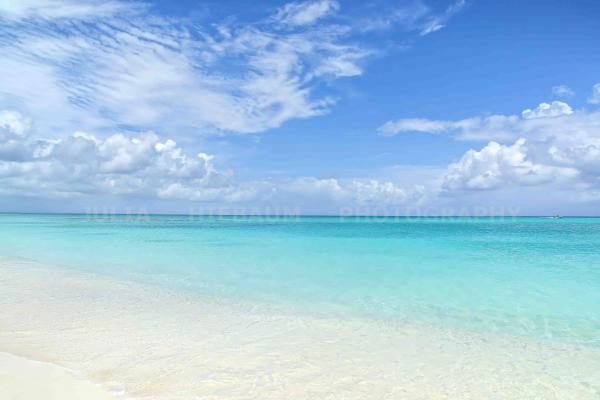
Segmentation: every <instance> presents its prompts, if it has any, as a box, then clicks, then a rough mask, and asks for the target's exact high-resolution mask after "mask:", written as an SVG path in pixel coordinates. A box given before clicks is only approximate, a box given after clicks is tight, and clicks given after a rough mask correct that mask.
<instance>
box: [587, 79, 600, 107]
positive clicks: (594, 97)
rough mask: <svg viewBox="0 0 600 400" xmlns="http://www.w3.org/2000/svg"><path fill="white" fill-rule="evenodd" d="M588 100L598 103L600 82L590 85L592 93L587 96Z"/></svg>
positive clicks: (599, 101)
mask: <svg viewBox="0 0 600 400" xmlns="http://www.w3.org/2000/svg"><path fill="white" fill-rule="evenodd" d="M588 102H589V103H591V104H600V83H596V84H595V85H594V86H593V87H592V94H591V95H590V97H588Z"/></svg>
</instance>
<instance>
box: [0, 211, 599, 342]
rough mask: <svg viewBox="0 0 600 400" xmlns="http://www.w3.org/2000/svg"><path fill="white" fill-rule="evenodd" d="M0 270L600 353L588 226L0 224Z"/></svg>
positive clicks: (595, 258) (5, 219)
mask: <svg viewBox="0 0 600 400" xmlns="http://www.w3.org/2000/svg"><path fill="white" fill-rule="evenodd" d="M0 256H3V257H19V258H26V259H30V260H35V261H39V262H42V263H45V264H49V265H51V264H56V265H63V266H69V267H72V268H77V269H83V270H89V271H94V272H96V273H101V274H106V275H108V276H111V277H114V278H117V279H127V280H135V281H141V282H145V283H149V284H153V285H161V286H168V287H170V288H175V289H179V290H188V291H194V292H198V293H201V294H205V295H210V296H217V297H223V298H228V299H235V300H240V301H248V302H259V303H261V304H270V305H274V306H277V307H286V308H290V309H293V310H295V311H302V312H308V313H319V314H326V315H335V316H342V317H343V316H359V317H368V318H377V319H384V320H389V319H393V320H400V321H411V322H419V323H420V322H423V323H427V324H436V325H440V326H446V327H458V328H461V329H471V330H477V331H483V332H494V333H506V334H511V335H522V336H528V337H535V338H541V339H548V340H557V341H567V342H577V343H581V344H588V345H592V346H598V345H600V219H594V218H562V219H548V218H509V219H499V218H364V217H363V218H347V217H340V218H338V217H289V218H282V217H271V218H269V217H198V216H194V217H188V216H149V217H146V216H144V217H139V218H138V217H132V216H122V217H119V216H110V217H106V218H90V217H89V216H86V215H46V214H44V215H42V214H37V215H36V214H0Z"/></svg>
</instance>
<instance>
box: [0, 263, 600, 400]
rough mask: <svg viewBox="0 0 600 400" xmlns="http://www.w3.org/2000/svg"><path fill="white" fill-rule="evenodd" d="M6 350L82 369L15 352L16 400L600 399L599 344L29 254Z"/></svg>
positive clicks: (9, 379) (6, 280)
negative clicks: (442, 324)
mask: <svg viewBox="0 0 600 400" xmlns="http://www.w3.org/2000/svg"><path fill="white" fill-rule="evenodd" d="M0 351H3V352H7V353H11V354H15V355H18V356H21V357H25V358H27V359H30V360H42V361H44V362H50V363H52V364H55V365H56V366H60V367H64V368H68V369H69V370H70V371H74V372H73V374H71V373H70V372H66V371H65V370H63V369H60V368H58V367H53V366H49V365H48V364H41V365H42V366H40V365H38V364H32V362H30V361H23V360H22V359H19V358H13V357H12V356H7V355H5V356H3V359H2V360H3V361H2V363H3V364H2V365H4V366H5V367H4V368H3V370H4V371H3V372H2V379H1V380H0V392H2V393H11V396H12V398H14V399H34V398H39V397H36V396H37V393H40V391H43V392H44V393H46V392H47V393H51V394H52V395H53V396H55V397H56V396H58V397H56V398H61V399H68V398H85V399H88V398H89V399H96V398H98V399H102V398H108V397H106V396H108V392H113V391H119V390H124V392H125V393H126V395H127V396H128V397H134V398H148V399H168V400H171V399H185V400H187V399H193V398H202V399H213V400H216V399H219V400H222V399H282V398H293V399H316V398H318V399H367V398H369V399H370V398H380V399H397V398H402V399H407V400H413V399H423V400H425V399H427V400H435V399H474V400H475V399H477V400H479V399H499V400H500V399H502V400H507V399H515V400H516V399H519V400H522V399H545V400H551V399H556V400H559V399H560V400H566V399H567V400H568V399H573V400H588V399H589V400H592V399H597V398H598V396H599V394H600V372H599V371H600V351H599V350H598V349H597V348H593V347H580V346H575V345H567V344H561V343H554V342H540V341H533V340H527V339H524V338H517V337H509V336H500V335H491V334H485V335H484V334H479V333H474V332H461V331H455V330H448V329H442V328H437V327H429V326H408V325H400V324H398V325H393V324H390V323H389V322H387V321H385V322H384V321H376V320H347V319H336V318H319V317H316V316H309V315H294V314H289V313H285V312H283V311H276V310H272V309H268V308H266V307H264V306H257V305H250V304H236V303H231V302H226V301H217V300H216V299H210V298H202V297H199V296H196V295H191V294H184V293H179V292H170V291H168V290H164V289H158V288H155V287H150V286H144V285H139V284H133V283H127V282H121V281H114V280H111V279H107V278H103V277H100V276H97V275H93V274H87V273H83V272H77V271H73V270H67V269H61V268H58V267H47V266H42V265H38V264H33V263H22V262H21V263H15V262H10V263H7V262H3V263H0ZM12 365H15V366H19V368H18V369H16V370H13V369H12ZM6 366H11V372H10V374H9V373H8V372H7V369H8V368H6ZM15 371H16V372H15ZM19 371H22V372H19ZM34 376H37V377H38V378H35V379H34ZM81 378H85V379H87V380H89V382H94V383H101V384H102V385H103V387H104V388H106V389H107V390H106V391H105V392H103V391H102V390H101V389H100V388H99V387H98V386H96V385H94V384H92V383H89V384H87V383H85V382H83V381H82V380H81ZM18 382H31V385H21V384H19V383H18ZM48 385H54V386H50V389H44V387H45V386H48ZM19 387H21V388H22V391H21V392H20V391H19ZM61 390H62V392H61ZM65 390H70V391H74V393H76V395H75V396H81V397H72V396H71V397H69V395H67V394H65V393H68V392H65ZM36 391H38V392H36ZM87 391H89V395H88V392H87ZM79 393H81V394H79ZM93 396H96V397H93ZM100 396H105V397H100ZM45 398H52V397H47V396H46V397H45Z"/></svg>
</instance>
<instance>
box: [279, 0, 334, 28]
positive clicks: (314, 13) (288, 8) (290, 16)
mask: <svg viewBox="0 0 600 400" xmlns="http://www.w3.org/2000/svg"><path fill="white" fill-rule="evenodd" d="M339 8H340V4H339V3H338V2H337V1H336V0H309V1H304V2H291V3H287V4H285V5H283V6H282V7H280V8H279V9H278V10H277V14H276V15H275V16H274V19H275V21H277V22H279V23H281V24H284V25H290V26H302V25H311V24H313V23H315V22H316V21H317V20H319V19H321V18H324V17H326V16H327V15H330V14H333V13H335V12H337V11H338V10H339Z"/></svg>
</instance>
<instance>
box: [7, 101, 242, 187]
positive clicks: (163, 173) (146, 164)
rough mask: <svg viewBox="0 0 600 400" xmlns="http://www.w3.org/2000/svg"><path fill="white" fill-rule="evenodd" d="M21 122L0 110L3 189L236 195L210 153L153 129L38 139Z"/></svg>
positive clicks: (77, 133) (79, 133)
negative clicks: (191, 149) (190, 148)
mask: <svg viewBox="0 0 600 400" xmlns="http://www.w3.org/2000/svg"><path fill="white" fill-rule="evenodd" d="M27 124H28V121H27V120H26V119H25V118H24V117H22V116H21V115H20V114H18V113H15V112H11V111H2V112H0V127H1V128H0V182H2V192H3V194H11V195H34V196H35V195H41V196H50V197H56V196H58V197H71V196H83V195H94V194H101V195H120V194H137V195H147V196H158V197H171V198H177V197H178V196H179V195H182V193H183V195H182V196H183V198H189V197H190V196H189V193H193V192H194V191H198V192H200V191H203V190H204V191H206V193H212V194H211V195H214V193H215V191H218V190H221V191H222V192H223V193H225V194H226V195H225V194H224V195H223V196H222V199H227V197H228V196H235V195H236V194H235V193H233V192H234V190H232V189H231V187H230V185H229V184H230V178H231V172H229V171H224V172H219V171H217V170H216V169H215V167H214V165H213V163H212V159H213V156H211V155H208V154H205V153H198V154H196V155H190V154H188V153H186V152H185V151H184V149H182V148H181V147H179V146H178V145H177V143H176V142H175V141H174V140H171V139H166V140H162V139H161V138H160V137H159V136H158V135H157V134H155V133H152V132H147V133H140V134H124V133H115V134H112V135H109V136H108V137H106V138H104V139H101V138H98V137H96V136H94V135H92V134H89V133H85V132H75V133H74V134H72V135H70V136H68V137H65V138H61V139H43V138H39V137H36V136H35V135H33V134H32V132H31V131H30V130H29V129H28V125H27ZM174 188H178V191H176V190H175V189H174ZM186 191H187V192H186ZM195 197H199V196H198V194H195Z"/></svg>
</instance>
